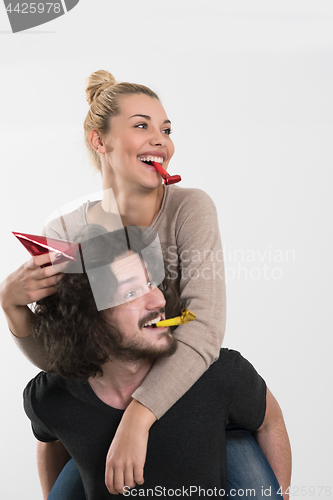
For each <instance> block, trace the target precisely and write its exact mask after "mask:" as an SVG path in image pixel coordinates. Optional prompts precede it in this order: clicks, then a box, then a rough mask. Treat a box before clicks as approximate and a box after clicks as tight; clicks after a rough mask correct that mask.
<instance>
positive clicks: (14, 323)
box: [0, 253, 66, 370]
mask: <svg viewBox="0 0 333 500" xmlns="http://www.w3.org/2000/svg"><path fill="white" fill-rule="evenodd" d="M50 259H51V256H50V254H49V253H47V254H44V255H39V256H36V257H33V258H32V259H30V260H29V261H28V262H26V263H25V264H23V265H22V266H21V267H19V269H17V270H16V271H15V272H13V273H12V274H10V275H9V276H8V277H7V278H6V279H5V280H4V281H3V282H2V283H1V284H0V304H1V307H2V308H3V311H4V313H5V316H6V319H7V323H8V326H9V329H10V331H11V332H12V334H13V335H14V339H15V342H16V343H17V345H18V347H19V348H20V349H21V350H22V351H23V353H24V354H25V356H26V357H27V358H28V359H29V360H30V361H31V362H32V363H33V364H35V365H36V366H38V367H39V368H41V369H42V370H46V369H47V365H46V361H45V357H46V356H45V352H44V349H43V346H42V345H41V344H40V343H38V342H37V341H36V340H35V339H34V337H33V336H32V335H31V334H32V332H33V330H34V324H35V315H34V313H33V312H32V311H31V309H30V308H29V307H28V306H27V304H31V303H33V302H37V301H38V300H41V299H43V298H44V297H48V296H49V295H52V294H53V293H55V292H56V286H55V285H56V283H58V282H59V280H60V279H61V278H62V276H63V274H59V267H58V270H57V271H55V270H54V268H53V266H47V267H43V268H42V267H40V266H43V265H44V264H47V263H49V262H50ZM65 265H66V264H65ZM65 265H62V268H63V267H65ZM62 268H60V270H62Z"/></svg>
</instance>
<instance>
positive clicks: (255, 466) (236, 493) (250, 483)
mask: <svg viewBox="0 0 333 500" xmlns="http://www.w3.org/2000/svg"><path fill="white" fill-rule="evenodd" d="M226 440H227V464H228V488H227V493H228V497H229V498H230V497H231V498H232V499H234V500H244V499H247V498H251V499H252V500H253V499H256V500H259V499H266V500H267V499H269V500H282V498H283V497H282V496H281V495H279V494H278V489H279V487H280V486H279V483H278V481H277V479H276V476H275V474H274V472H273V470H272V468H271V466H270V465H269V463H268V461H267V459H266V457H265V455H264V454H263V452H262V451H261V449H260V448H259V446H258V444H257V442H256V440H255V439H254V437H253V435H252V433H251V432H250V431H247V430H245V429H240V428H232V426H228V428H227V431H226Z"/></svg>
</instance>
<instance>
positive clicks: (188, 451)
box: [24, 349, 266, 500]
mask: <svg viewBox="0 0 333 500" xmlns="http://www.w3.org/2000/svg"><path fill="white" fill-rule="evenodd" d="M24 408H25V411H26V413H27V415H28V417H29V418H30V420H31V424H32V429H33V433H34V435H35V437H36V438H37V439H38V440H40V441H43V442H50V441H55V440H57V439H59V440H60V441H61V442H62V444H63V445H64V446H65V447H66V448H67V450H68V452H69V453H70V455H71V456H72V457H73V459H74V461H75V462H76V464H77V466H78V469H79V471H80V473H81V477H82V480H83V484H84V488H85V492H86V496H87V500H104V499H105V500H110V497H111V496H112V495H110V493H109V492H108V490H107V489H106V486H105V482H104V473H105V460H106V455H107V452H108V449H109V446H110V443H111V441H112V438H113V436H114V434H115V432H116V429H117V426H118V425H119V422H120V419H121V417H122V415H123V410H118V409H115V408H112V407H111V406H108V405H107V404H105V403H103V401H101V400H100V399H99V398H98V397H97V396H96V394H95V393H94V392H93V390H92V388H91V387H90V385H89V384H88V382H73V381H71V380H67V379H64V378H61V377H60V376H58V375H56V374H54V373H45V372H41V373H39V374H38V375H37V376H36V377H35V378H34V379H33V380H31V381H30V382H29V384H28V385H27V387H26V389H25V391H24ZM265 411H266V385H265V382H264V380H263V379H262V378H261V377H260V376H259V375H258V373H257V372H256V371H255V369H254V368H253V366H252V365H251V364H250V363H249V362H248V361H247V360H246V359H244V358H243V357H242V356H241V355H240V354H239V353H238V352H236V351H232V350H228V349H221V354H220V357H219V359H218V360H217V361H216V362H215V363H214V364H213V365H211V367H210V368H209V369H208V370H207V371H206V372H205V373H204V375H203V376H202V377H201V378H200V379H199V380H198V381H197V382H196V383H195V384H194V386H193V387H192V388H191V389H190V390H189V391H188V392H187V393H186V394H185V395H184V396H183V397H182V398H181V399H180V400H179V401H177V403H175V404H174V406H172V408H170V410H169V411H168V412H167V413H166V414H165V415H164V416H163V417H162V418H161V419H160V420H158V421H157V422H155V424H154V425H153V426H152V428H151V430H150V434H149V441H148V451H147V459H146V464H145V469H144V478H145V482H144V485H142V486H137V487H136V490H138V491H136V492H135V491H132V490H131V492H129V491H128V492H127V493H126V494H125V495H124V496H128V497H133V496H137V497H143V498H165V497H171V496H174V497H175V496H177V497H180V498H182V497H190V498H202V497H207V496H212V497H218V498H220V497H223V490H224V489H225V488H226V482H227V481H226V478H227V474H226V450H225V426H226V425H227V424H228V423H237V424H239V425H241V426H243V427H245V428H246V429H249V430H252V431H253V430H256V429H258V428H259V427H260V425H261V424H262V422H263V419H264V416H265ZM208 490H210V491H208Z"/></svg>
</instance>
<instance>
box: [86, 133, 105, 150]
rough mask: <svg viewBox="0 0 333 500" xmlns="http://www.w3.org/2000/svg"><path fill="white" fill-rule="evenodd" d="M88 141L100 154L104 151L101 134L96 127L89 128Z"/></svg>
mask: <svg viewBox="0 0 333 500" xmlns="http://www.w3.org/2000/svg"><path fill="white" fill-rule="evenodd" d="M89 142H90V144H91V147H92V148H93V149H94V150H95V151H96V152H97V153H101V154H105V153H106V147H105V143H104V140H103V137H102V136H101V133H100V131H99V130H97V129H96V128H94V129H93V130H91V132H90V133H89Z"/></svg>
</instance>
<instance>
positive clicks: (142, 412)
mask: <svg viewBox="0 0 333 500" xmlns="http://www.w3.org/2000/svg"><path fill="white" fill-rule="evenodd" d="M122 420H125V421H126V422H127V423H129V424H130V425H131V426H134V427H136V429H138V430H141V431H144V432H149V430H150V428H151V426H152V425H153V424H154V422H156V420H157V418H156V415H155V414H154V413H153V412H152V411H151V410H149V408H147V407H146V406H144V405H143V404H141V403H140V402H139V401H137V400H136V399H133V400H132V402H131V403H130V404H129V405H128V407H127V408H126V411H125V413H124V415H123V418H122ZM124 423H125V422H124Z"/></svg>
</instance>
